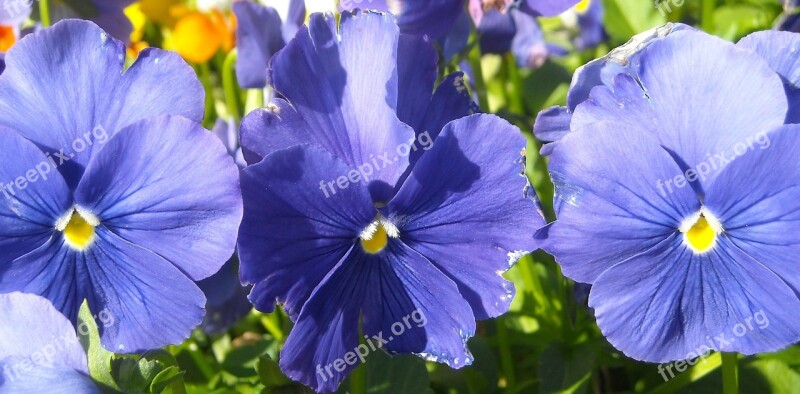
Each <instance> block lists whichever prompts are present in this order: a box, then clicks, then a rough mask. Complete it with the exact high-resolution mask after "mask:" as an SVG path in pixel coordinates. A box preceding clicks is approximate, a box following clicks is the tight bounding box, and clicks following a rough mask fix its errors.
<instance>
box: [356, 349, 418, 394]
mask: <svg viewBox="0 0 800 394" xmlns="http://www.w3.org/2000/svg"><path fill="white" fill-rule="evenodd" d="M366 368H367V393H370V394H384V393H385V394H393V393H420V394H423V393H428V392H431V389H430V379H429V378H428V370H427V369H426V368H425V363H424V362H423V361H422V359H420V358H419V357H416V356H393V357H392V356H389V355H388V354H386V353H385V352H383V351H375V352H372V353H370V355H369V356H368V357H367V361H366Z"/></svg>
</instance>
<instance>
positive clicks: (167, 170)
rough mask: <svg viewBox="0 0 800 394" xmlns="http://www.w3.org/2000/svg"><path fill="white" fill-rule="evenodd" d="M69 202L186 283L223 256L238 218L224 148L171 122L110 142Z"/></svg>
mask: <svg viewBox="0 0 800 394" xmlns="http://www.w3.org/2000/svg"><path fill="white" fill-rule="evenodd" d="M187 141H191V143H187ZM75 201H76V202H77V204H78V205H80V206H81V207H82V208H84V209H86V210H89V211H90V212H92V213H93V214H94V215H95V216H97V217H98V219H99V220H100V222H101V223H102V225H103V226H106V227H108V228H109V229H110V230H111V231H113V232H114V233H115V234H117V235H118V236H120V237H122V238H124V239H126V240H127V241H129V242H131V243H133V244H135V245H137V246H140V247H143V248H146V249H148V250H150V251H152V252H155V253H157V254H158V255H159V256H162V257H164V258H165V259H166V260H168V261H169V262H170V263H172V264H174V265H175V266H176V267H178V268H179V269H180V270H182V271H183V272H185V273H186V274H187V275H189V277H191V278H192V279H193V280H200V279H205V278H207V277H209V276H211V275H212V274H214V273H215V272H217V271H219V269H220V267H222V265H223V264H224V263H225V262H226V261H227V260H228V258H230V256H231V255H232V254H233V252H234V247H235V244H236V230H237V228H238V226H239V223H240V221H241V216H242V200H241V195H240V189H239V170H238V167H236V165H235V164H234V162H233V159H232V158H231V157H230V156H229V155H228V152H227V150H226V149H225V147H224V146H222V144H221V143H220V141H219V140H218V139H217V138H216V137H215V136H214V135H213V134H211V133H209V132H208V131H207V130H205V129H203V128H202V127H201V126H200V125H198V124H196V123H194V122H192V121H190V120H187V119H184V118H180V117H172V116H162V117H158V118H153V119H149V120H144V121H141V122H139V123H136V124H134V125H131V126H129V127H127V128H125V129H124V130H123V131H121V132H120V133H118V134H117V135H116V136H114V137H113V138H111V139H110V140H109V141H108V143H106V145H105V147H103V149H102V150H101V151H100V152H99V153H98V154H97V155H96V156H95V158H94V159H93V160H92V162H91V163H90V164H89V167H88V168H87V169H86V174H85V175H84V177H83V179H82V180H81V183H80V185H79V186H78V188H77V190H76V192H75Z"/></svg>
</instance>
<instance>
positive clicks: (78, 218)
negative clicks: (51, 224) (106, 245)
mask: <svg viewBox="0 0 800 394" xmlns="http://www.w3.org/2000/svg"><path fill="white" fill-rule="evenodd" d="M98 224H99V223H98V219H97V218H96V217H95V216H94V215H92V214H91V213H89V212H86V211H83V210H82V209H79V208H75V209H73V210H72V212H70V213H68V214H67V215H66V216H64V217H62V218H61V219H60V220H59V221H58V222H57V223H56V229H57V230H59V231H61V232H62V233H63V234H64V243H66V244H67V246H69V247H70V248H72V249H73V250H76V251H79V252H82V251H84V250H86V249H88V248H89V247H90V246H92V244H94V241H95V238H96V231H95V227H97V225H98Z"/></svg>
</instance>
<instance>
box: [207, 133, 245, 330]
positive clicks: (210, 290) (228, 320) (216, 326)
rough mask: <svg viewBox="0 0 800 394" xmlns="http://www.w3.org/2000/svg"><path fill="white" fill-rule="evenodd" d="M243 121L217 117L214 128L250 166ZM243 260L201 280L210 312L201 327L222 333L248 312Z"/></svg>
mask: <svg viewBox="0 0 800 394" xmlns="http://www.w3.org/2000/svg"><path fill="white" fill-rule="evenodd" d="M238 124H239V122H237V121H235V120H234V119H232V118H231V119H228V120H227V121H226V120H223V119H217V121H216V123H215V124H214V128H213V129H211V132H212V133H214V135H216V136H217V138H219V139H220V141H222V144H223V145H224V146H225V147H226V148H227V149H228V154H229V155H231V156H232V157H233V159H234V161H235V162H236V165H237V166H238V167H239V169H243V168H244V167H245V166H247V163H246V162H245V161H244V156H243V155H242V148H241V147H240V146H239V126H238ZM238 268H239V262H238V260H236V259H235V258H234V259H231V260H229V261H228V262H227V263H225V265H224V266H222V268H221V269H220V270H219V272H217V273H216V274H214V275H212V276H211V277H209V278H206V279H203V280H201V281H200V282H198V283H197V285H198V286H200V290H202V291H203V294H205V296H206V298H207V301H206V316H205V318H204V319H203V324H202V325H201V327H202V328H203V330H205V331H206V332H207V333H209V334H212V335H217V334H222V333H224V332H225V331H227V330H228V329H229V328H230V327H231V326H233V325H234V324H235V323H236V322H238V321H239V320H240V319H241V318H243V317H245V316H247V314H249V313H250V311H251V310H252V309H253V305H252V304H250V301H249V300H248V299H247V294H249V293H250V289H249V288H248V287H245V286H242V284H241V283H240V282H239V270H238Z"/></svg>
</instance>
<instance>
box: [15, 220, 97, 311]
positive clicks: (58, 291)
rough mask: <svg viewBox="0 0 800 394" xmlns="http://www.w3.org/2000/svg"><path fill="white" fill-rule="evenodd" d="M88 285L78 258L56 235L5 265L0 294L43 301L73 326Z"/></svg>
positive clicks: (60, 237) (61, 238)
mask: <svg viewBox="0 0 800 394" xmlns="http://www.w3.org/2000/svg"><path fill="white" fill-rule="evenodd" d="M90 285H91V284H90V283H89V282H88V277H87V276H86V267H85V266H84V265H83V264H81V263H80V256H79V255H78V253H76V252H74V251H73V250H72V249H70V247H68V246H67V245H65V244H64V237H63V236H62V235H61V234H60V233H58V234H56V235H53V236H52V237H51V238H50V239H49V240H47V241H46V242H45V243H44V244H42V246H40V247H39V248H37V249H35V250H33V251H31V252H30V253H28V254H26V255H24V256H21V257H19V258H17V259H16V260H14V261H12V262H11V263H9V264H6V265H5V266H4V267H3V270H2V273H0V292H2V293H5V292H12V291H21V292H24V293H30V294H36V295H39V296H42V297H44V298H47V299H48V300H50V302H51V303H52V304H53V306H54V307H55V308H56V309H58V310H59V311H61V313H62V314H63V315H64V316H66V317H67V318H68V319H70V320H71V321H72V322H73V323H76V324H77V321H78V310H79V309H80V306H81V303H82V302H83V299H84V298H85V297H84V294H83V293H84V291H85V290H86V289H87V288H88V287H89V286H90Z"/></svg>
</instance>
